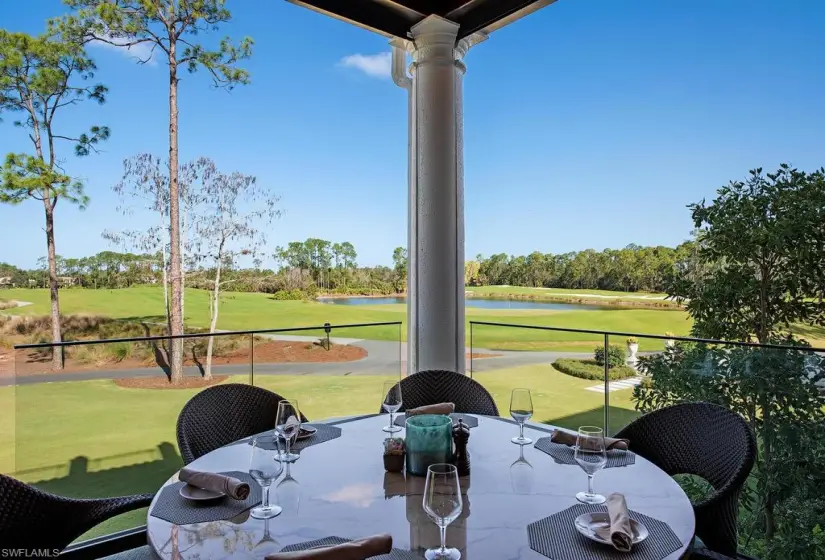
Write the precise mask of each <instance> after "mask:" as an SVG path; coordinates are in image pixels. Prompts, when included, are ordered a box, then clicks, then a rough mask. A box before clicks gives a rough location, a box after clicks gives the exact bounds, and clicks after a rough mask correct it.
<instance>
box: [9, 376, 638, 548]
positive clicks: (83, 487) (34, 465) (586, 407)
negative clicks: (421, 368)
mask: <svg viewBox="0 0 825 560" xmlns="http://www.w3.org/2000/svg"><path fill="white" fill-rule="evenodd" d="M388 379H391V377H390V376H386V377H384V376H357V375H351V376H334V377H333V376H329V377H328V376H266V377H264V376H258V377H256V380H255V381H256V385H259V386H262V387H266V388H269V389H272V390H276V391H277V392H279V393H280V394H283V395H285V396H288V397H290V398H297V399H298V401H299V403H301V407H302V411H303V412H304V413H305V414H306V415H307V416H308V417H309V418H310V419H320V418H325V417H334V416H344V415H352V414H364V413H374V412H377V411H378V409H379V407H380V400H381V387H382V382H383V381H384V380H388ZM475 379H476V380H478V381H479V382H480V383H482V384H483V385H484V386H485V387H486V388H487V389H488V390H489V391H490V392H491V393H492V394H493V396H494V398H495V400H496V403H497V404H498V407H499V411H500V412H501V413H502V414H503V415H505V416H506V415H507V411H508V406H509V397H510V391H511V390H512V389H513V388H514V387H529V388H530V389H531V390H532V391H533V402H534V406H535V414H534V416H533V419H534V420H536V421H540V422H547V423H553V424H558V425H562V426H565V427H570V428H576V427H578V426H579V425H582V424H596V425H601V424H602V421H603V403H604V401H603V395H601V394H599V393H595V392H592V391H586V390H584V388H585V387H588V386H591V385H594V384H595V383H594V382H592V381H586V380H582V379H576V378H572V377H569V376H566V375H563V374H560V373H558V372H556V371H555V370H553V369H552V368H551V367H550V366H525V367H520V368H512V369H507V370H498V371H495V372H489V373H483V374H478V375H476V376H475ZM232 380H233V381H236V382H241V383H243V382H247V381H248V377H247V376H235V377H234V378H233V379H232ZM196 392H197V390H195V389H192V390H187V389H180V390H149V389H124V388H120V387H117V386H116V385H115V384H114V383H113V382H111V381H81V382H67V383H45V384H38V385H21V386H18V387H16V388H2V389H0V403H6V404H8V403H10V402H11V401H12V400H13V401H14V402H15V408H14V410H16V417H15V419H14V420H15V422H16V430H13V429H12V428H11V425H10V424H8V423H5V424H3V425H0V450H2V452H3V453H5V455H0V470H2V472H14V473H16V474H15V476H17V477H19V478H20V479H22V480H24V481H27V482H32V483H36V484H37V486H39V487H40V488H43V489H44V490H49V491H52V492H56V493H60V494H65V495H69V496H78V497H80V496H84V497H98V496H115V495H120V494H131V493H138V492H154V491H156V490H157V488H158V487H159V486H160V485H161V484H162V483H163V482H164V481H165V480H166V479H167V478H168V477H169V476H171V475H172V474H173V473H174V472H175V471H176V470H177V469H178V468H179V467H180V466H181V460H180V456H179V454H178V451H177V444H176V439H175V422H176V419H177V416H178V413H179V411H180V409H181V407H182V406H183V405H184V403H185V402H186V401H187V400H188V399H189V398H190V397H191V396H192V395H194V394H195V393H196ZM630 395H631V392H630V391H629V390H625V391H619V392H616V393H612V394H611V395H610V405H611V428H610V429H611V431H615V430H616V429H618V428H620V427H621V426H623V425H624V424H625V423H626V422H627V421H629V420H630V419H631V418H633V417H634V416H635V413H634V412H633V411H632V406H631V404H630ZM9 416H10V415H9ZM15 436H16V437H15ZM15 441H16V445H15ZM14 451H16V454H14V455H12V452H14ZM548 460H550V459H548ZM144 522H145V512H136V513H133V514H128V515H124V516H122V517H120V518H118V519H116V520H113V521H111V522H109V523H107V524H106V525H105V526H103V527H101V528H100V529H98V530H96V531H94V534H102V533H106V532H109V531H112V530H117V529H122V528H126V527H130V526H134V525H137V524H140V523H144Z"/></svg>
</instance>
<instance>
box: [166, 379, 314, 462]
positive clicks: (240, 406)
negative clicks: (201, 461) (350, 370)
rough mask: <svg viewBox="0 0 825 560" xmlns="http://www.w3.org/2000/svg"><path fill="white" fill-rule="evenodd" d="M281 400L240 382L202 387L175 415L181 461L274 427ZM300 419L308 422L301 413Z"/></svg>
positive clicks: (277, 396)
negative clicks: (176, 417) (176, 415)
mask: <svg viewBox="0 0 825 560" xmlns="http://www.w3.org/2000/svg"><path fill="white" fill-rule="evenodd" d="M282 400H284V397H282V396H281V395H279V394H277V393H273V392H272V391H267V390H266V389H261V388H260V387H253V386H252V385H243V384H240V383H229V384H227V385H216V386H215V387H209V388H208V389H204V390H203V391H201V392H200V393H198V394H197V395H195V396H194V397H192V398H191V399H189V402H187V403H186V404H185V405H184V407H183V410H181V411H180V415H179V416H178V429H177V432H178V448H180V455H181V457H182V458H183V462H184V464H186V465H188V464H189V463H191V462H192V461H194V460H195V459H197V458H198V457H201V456H203V455H206V454H207V453H209V452H210V451H214V450H215V449H218V448H219V447H223V446H224V445H227V444H229V443H232V442H233V441H237V440H239V439H242V438H245V437H249V436H251V435H254V434H259V433H261V432H265V431H266V430H273V429H275V416H277V413H278V402H279V401H282ZM299 404H300V403H299ZM301 421H302V422H306V421H307V419H306V417H305V416H304V415H303V414H301Z"/></svg>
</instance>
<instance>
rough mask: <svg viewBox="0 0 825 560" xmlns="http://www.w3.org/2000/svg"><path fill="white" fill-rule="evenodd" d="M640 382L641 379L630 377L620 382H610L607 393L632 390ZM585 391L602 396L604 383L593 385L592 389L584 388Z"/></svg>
mask: <svg viewBox="0 0 825 560" xmlns="http://www.w3.org/2000/svg"><path fill="white" fill-rule="evenodd" d="M641 382H642V378H641V377H630V378H628V379H622V380H620V381H611V382H610V387H609V389H608V391H609V392H611V393H612V392H613V391H621V390H623V389H632V388H633V387H635V386H636V385H638V384H639V383H641ZM585 391H593V392H594V393H601V394H604V383H602V384H600V385H593V386H592V387H585Z"/></svg>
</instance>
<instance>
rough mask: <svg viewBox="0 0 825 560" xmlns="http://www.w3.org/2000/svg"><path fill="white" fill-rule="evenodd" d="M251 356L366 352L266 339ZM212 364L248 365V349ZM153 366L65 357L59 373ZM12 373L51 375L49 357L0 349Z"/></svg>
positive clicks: (330, 357)
mask: <svg viewBox="0 0 825 560" xmlns="http://www.w3.org/2000/svg"><path fill="white" fill-rule="evenodd" d="M253 357H254V359H255V363H256V364H264V363H267V364H277V363H295V362H307V363H312V362H314V363H319V362H353V361H356V360H362V359H364V358H366V357H367V351H366V350H364V349H363V348H360V347H358V346H346V345H342V344H333V345H331V346H330V349H329V350H325V349H324V348H323V347H321V346H319V345H317V344H315V343H312V342H292V341H285V340H270V341H266V342H258V343H257V344H255V347H254V356H253ZM15 358H16V360H15ZM205 361H206V357H205V356H198V357H197V362H196V361H195V360H194V359H193V358H192V357H191V356H189V357H187V358H186V359H185V360H184V365H187V366H194V365H202V364H203V363H204V362H205ZM15 362H16V363H15ZM212 363H213V364H215V365H226V364H248V363H250V356H249V347H243V348H238V349H237V350H235V351H233V352H231V353H229V354H227V355H225V356H214V357H213V358H212ZM157 366H158V363H157V362H155V361H154V360H150V361H142V360H138V359H126V360H122V361H120V362H114V361H112V362H105V363H102V364H91V363H82V362H78V361H77V360H75V359H73V358H71V357H69V358H67V359H66V363H65V367H64V368H63V370H62V371H61V372H60V373H63V372H78V371H95V370H102V369H106V370H120V369H141V368H152V367H157ZM15 373H16V374H17V375H38V374H44V373H53V372H52V371H51V355H50V354H48V353H44V352H38V351H37V350H32V351H30V352H29V353H28V354H26V355H25V358H24V354H23V353H22V351H21V352H18V353H17V356H15V353H14V351H13V350H8V351H6V350H5V349H0V377H2V376H12V375H14V374H15Z"/></svg>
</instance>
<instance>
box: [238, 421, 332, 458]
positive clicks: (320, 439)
mask: <svg viewBox="0 0 825 560" xmlns="http://www.w3.org/2000/svg"><path fill="white" fill-rule="evenodd" d="M306 426H312V427H313V428H315V430H316V431H315V433H314V434H312V435H311V436H310V437H308V438H305V439H299V440H298V441H294V442H292V445H291V446H290V448H289V451H290V452H291V453H300V452H301V450H303V449H306V448H307V447H312V446H313V445H318V444H319V443H324V442H325V441H329V440H331V439H336V438H339V437H341V428H339V427H337V426H330V425H328V424H306ZM272 433H274V432H264V434H272ZM258 435H262V434H258ZM256 437H257V436H252V437H250V438H246V440H241V441H246V443H248V444H249V445H252V440H254V439H255V438H256ZM274 448H275V446H274V443H273V444H269V445H264V446H263V449H270V450H272V449H274Z"/></svg>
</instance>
